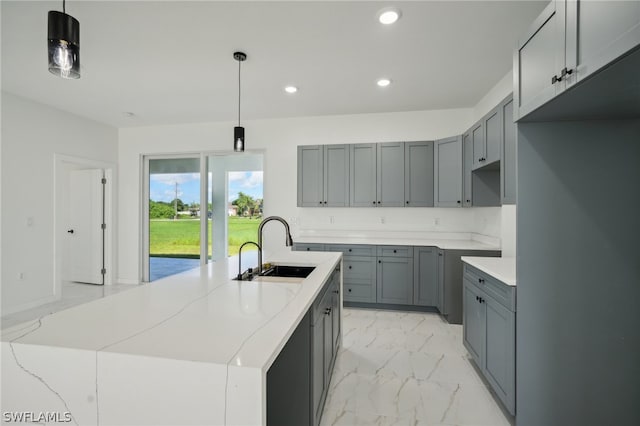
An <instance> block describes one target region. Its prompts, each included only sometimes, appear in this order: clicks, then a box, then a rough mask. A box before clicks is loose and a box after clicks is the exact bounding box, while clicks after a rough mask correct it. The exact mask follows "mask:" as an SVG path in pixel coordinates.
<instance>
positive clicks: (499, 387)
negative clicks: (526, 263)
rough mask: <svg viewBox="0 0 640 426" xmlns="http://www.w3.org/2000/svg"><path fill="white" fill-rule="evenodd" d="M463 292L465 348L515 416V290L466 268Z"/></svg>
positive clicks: (470, 267)
mask: <svg viewBox="0 0 640 426" xmlns="http://www.w3.org/2000/svg"><path fill="white" fill-rule="evenodd" d="M463 291H464V298H463V300H464V309H463V311H464V316H463V342H464V346H465V347H466V348H467V350H468V351H469V353H470V354H471V356H472V358H473V360H474V362H475V363H476V364H477V366H478V367H479V368H480V370H481V371H482V373H483V375H484V376H485V378H486V379H487V381H488V382H489V384H490V385H491V387H492V388H493V390H494V391H495V393H496V395H498V397H499V398H500V400H501V401H502V402H503V403H504V405H505V407H506V408H507V410H508V411H509V412H510V413H511V414H513V415H515V411H516V407H515V359H516V358H515V347H516V340H515V339H516V317H515V288H514V287H511V286H508V285H506V284H504V283H502V282H500V281H498V280H496V279H495V278H493V277H491V276H490V275H488V274H485V273H484V272H482V271H479V270H478V269H476V268H473V267H472V266H469V265H465V266H464V290H463Z"/></svg>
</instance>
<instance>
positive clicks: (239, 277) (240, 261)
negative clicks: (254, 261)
mask: <svg viewBox="0 0 640 426" xmlns="http://www.w3.org/2000/svg"><path fill="white" fill-rule="evenodd" d="M247 244H253V245H254V246H256V247H258V258H259V259H260V258H262V249H261V248H260V244H258V243H254V242H253V241H247V242H246V243H243V244H242V245H241V246H240V248H239V249H238V280H239V281H242V248H243V247H244V246H246V245H247ZM258 271H260V269H258Z"/></svg>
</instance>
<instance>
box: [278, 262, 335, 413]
mask: <svg viewBox="0 0 640 426" xmlns="http://www.w3.org/2000/svg"><path fill="white" fill-rule="evenodd" d="M339 291H340V269H339V268H336V270H335V271H334V272H333V273H332V274H331V276H330V277H329V279H328V281H327V283H326V284H325V286H324V288H323V289H322V290H321V291H320V295H319V296H318V297H317V298H316V300H315V301H314V302H313V304H312V306H311V308H310V309H309V311H308V312H307V313H306V315H305V316H304V318H303V319H302V320H301V322H300V324H298V326H297V327H296V329H295V331H294V332H293V334H292V335H291V337H290V338H289V340H288V341H287V343H286V344H285V345H284V347H283V348H282V350H281V351H280V353H279V354H278V357H277V358H276V359H275V361H274V362H273V364H272V365H271V367H270V368H269V370H268V371H267V395H266V397H267V424H269V425H296V426H297V425H312V426H317V425H318V424H320V420H321V416H322V411H323V408H324V403H325V401H326V398H327V392H328V389H329V382H330V380H331V374H332V372H333V368H334V365H335V359H336V355H337V353H338V346H339V344H340V332H341V330H340V309H341V308H340V294H339Z"/></svg>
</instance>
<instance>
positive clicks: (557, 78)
mask: <svg viewBox="0 0 640 426" xmlns="http://www.w3.org/2000/svg"><path fill="white" fill-rule="evenodd" d="M561 80H562V77H558V76H557V75H554V76H553V77H551V84H556V83H557V82H559V81H561Z"/></svg>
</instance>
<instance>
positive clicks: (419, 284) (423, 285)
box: [413, 247, 439, 306]
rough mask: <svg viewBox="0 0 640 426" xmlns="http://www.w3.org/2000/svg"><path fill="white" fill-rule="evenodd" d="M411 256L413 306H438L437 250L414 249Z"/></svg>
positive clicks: (435, 248)
mask: <svg viewBox="0 0 640 426" xmlns="http://www.w3.org/2000/svg"><path fill="white" fill-rule="evenodd" d="M413 256H414V257H413V304H414V305H419V306H438V298H439V295H438V248H437V247H415V248H414V251H413Z"/></svg>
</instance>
